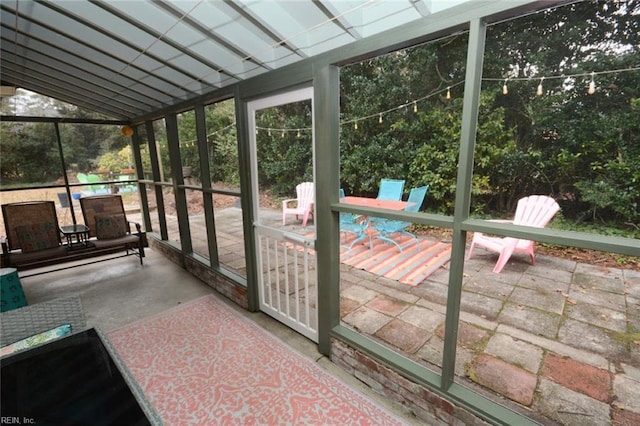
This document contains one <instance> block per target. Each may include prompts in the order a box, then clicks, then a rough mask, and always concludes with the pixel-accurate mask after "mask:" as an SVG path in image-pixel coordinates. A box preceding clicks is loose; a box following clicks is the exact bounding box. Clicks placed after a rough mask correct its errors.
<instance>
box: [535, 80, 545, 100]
mask: <svg viewBox="0 0 640 426" xmlns="http://www.w3.org/2000/svg"><path fill="white" fill-rule="evenodd" d="M543 80H544V77H542V78H541V79H540V84H538V90H537V91H536V95H538V96H542V93H543V91H542V81H543Z"/></svg>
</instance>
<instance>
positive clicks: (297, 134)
mask: <svg viewBox="0 0 640 426" xmlns="http://www.w3.org/2000/svg"><path fill="white" fill-rule="evenodd" d="M296 137H297V138H298V139H300V129H298V133H296Z"/></svg>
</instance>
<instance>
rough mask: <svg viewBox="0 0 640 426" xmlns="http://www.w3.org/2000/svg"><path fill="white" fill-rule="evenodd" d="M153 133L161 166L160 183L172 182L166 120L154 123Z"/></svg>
mask: <svg viewBox="0 0 640 426" xmlns="http://www.w3.org/2000/svg"><path fill="white" fill-rule="evenodd" d="M153 132H154V134H155V138H156V149H157V151H158V163H159V166H160V182H171V162H170V161H169V147H168V146H167V128H166V127H165V124H164V119H160V120H156V121H154V122H153Z"/></svg>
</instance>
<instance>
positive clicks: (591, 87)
mask: <svg viewBox="0 0 640 426" xmlns="http://www.w3.org/2000/svg"><path fill="white" fill-rule="evenodd" d="M594 75H595V73H593V72H592V73H591V82H590V83H589V90H587V93H588V94H590V95H593V94H594V93H596V82H595V81H594V80H593V77H594Z"/></svg>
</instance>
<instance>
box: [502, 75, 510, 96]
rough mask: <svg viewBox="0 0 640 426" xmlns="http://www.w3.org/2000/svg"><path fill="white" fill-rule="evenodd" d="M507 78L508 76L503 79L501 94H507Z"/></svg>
mask: <svg viewBox="0 0 640 426" xmlns="http://www.w3.org/2000/svg"><path fill="white" fill-rule="evenodd" d="M507 80H508V78H505V79H504V84H503V85H502V94H503V95H507V94H509V89H507Z"/></svg>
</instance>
